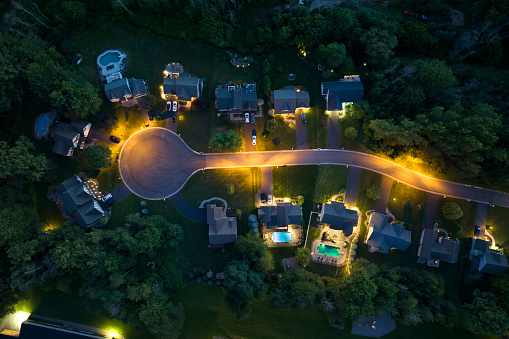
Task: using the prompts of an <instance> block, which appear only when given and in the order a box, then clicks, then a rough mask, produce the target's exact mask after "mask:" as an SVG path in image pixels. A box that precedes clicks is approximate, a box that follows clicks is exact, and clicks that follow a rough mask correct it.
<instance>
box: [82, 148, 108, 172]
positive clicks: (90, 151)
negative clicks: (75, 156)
mask: <svg viewBox="0 0 509 339" xmlns="http://www.w3.org/2000/svg"><path fill="white" fill-rule="evenodd" d="M111 155H112V152H111V149H110V147H109V146H108V145H105V144H96V145H94V146H92V147H88V148H87V149H86V150H85V156H86V157H87V159H88V161H90V164H91V165H92V166H93V167H94V168H105V167H110V166H111V165H112V164H113V162H112V160H111Z"/></svg>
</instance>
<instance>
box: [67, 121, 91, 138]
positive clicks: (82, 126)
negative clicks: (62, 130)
mask: <svg viewBox="0 0 509 339" xmlns="http://www.w3.org/2000/svg"><path fill="white" fill-rule="evenodd" d="M90 126H92V124H91V123H90V122H88V121H85V120H81V119H78V120H73V121H71V127H72V128H73V129H74V130H75V131H76V132H79V133H80V134H81V136H84V137H87V136H88V131H87V134H86V135H85V130H87V129H90Z"/></svg>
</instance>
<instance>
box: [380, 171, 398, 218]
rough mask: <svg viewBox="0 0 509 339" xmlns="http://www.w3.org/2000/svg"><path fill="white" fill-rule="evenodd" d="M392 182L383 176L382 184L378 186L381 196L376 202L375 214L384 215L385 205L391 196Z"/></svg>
mask: <svg viewBox="0 0 509 339" xmlns="http://www.w3.org/2000/svg"><path fill="white" fill-rule="evenodd" d="M393 181H394V180H393V179H391V178H389V177H386V176H385V175H384V176H383V178H382V183H381V184H380V188H381V189H382V194H381V195H380V199H378V200H377V201H376V206H375V212H378V213H382V214H385V210H386V209H387V204H388V203H389V196H390V195H391V190H392V183H393Z"/></svg>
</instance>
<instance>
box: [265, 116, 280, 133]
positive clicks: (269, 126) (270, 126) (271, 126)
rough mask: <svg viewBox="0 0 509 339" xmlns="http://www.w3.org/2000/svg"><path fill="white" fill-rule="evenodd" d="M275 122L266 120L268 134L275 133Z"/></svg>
mask: <svg viewBox="0 0 509 339" xmlns="http://www.w3.org/2000/svg"><path fill="white" fill-rule="evenodd" d="M277 127H278V125H277V121H276V119H269V120H267V131H269V132H275V131H277Z"/></svg>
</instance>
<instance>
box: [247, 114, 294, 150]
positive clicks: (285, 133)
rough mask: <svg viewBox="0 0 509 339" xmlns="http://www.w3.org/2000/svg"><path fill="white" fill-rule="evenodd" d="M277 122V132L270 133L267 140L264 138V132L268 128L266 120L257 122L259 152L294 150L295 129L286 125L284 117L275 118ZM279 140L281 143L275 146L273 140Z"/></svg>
mask: <svg viewBox="0 0 509 339" xmlns="http://www.w3.org/2000/svg"><path fill="white" fill-rule="evenodd" d="M275 119H276V121H277V125H278V127H277V130H276V131H275V132H270V133H269V135H268V136H267V138H266V139H264V138H262V136H261V135H262V133H261V132H262V131H263V130H264V128H265V126H266V119H257V120H256V130H257V131H258V132H259V133H258V136H257V139H256V150H257V151H277V150H280V149H294V148H295V147H296V143H295V127H293V128H292V127H290V126H288V125H287V124H285V123H284V121H283V117H282V116H279V115H278V116H276V117H275ZM274 138H279V139H280V140H281V143H280V144H279V145H275V144H274V142H273V141H272V139H274Z"/></svg>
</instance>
